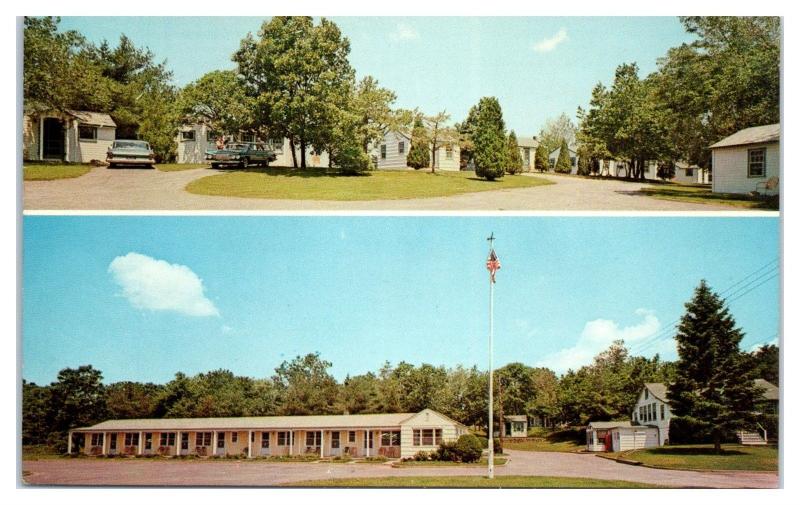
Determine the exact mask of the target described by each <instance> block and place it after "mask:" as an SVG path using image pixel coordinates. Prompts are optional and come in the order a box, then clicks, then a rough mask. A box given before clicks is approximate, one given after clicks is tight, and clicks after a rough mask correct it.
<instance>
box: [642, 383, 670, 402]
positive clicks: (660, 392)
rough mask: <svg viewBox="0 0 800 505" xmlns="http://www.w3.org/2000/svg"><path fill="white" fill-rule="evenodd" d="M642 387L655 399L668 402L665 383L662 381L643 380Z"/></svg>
mask: <svg viewBox="0 0 800 505" xmlns="http://www.w3.org/2000/svg"><path fill="white" fill-rule="evenodd" d="M644 387H645V388H647V390H648V391H650V394H651V395H653V396H655V397H656V398H657V399H659V400H661V401H662V402H664V403H669V400H667V385H666V384H664V383H663V382H645V383H644Z"/></svg>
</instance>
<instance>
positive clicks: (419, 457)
mask: <svg viewBox="0 0 800 505" xmlns="http://www.w3.org/2000/svg"><path fill="white" fill-rule="evenodd" d="M414 461H431V453H429V452H428V451H419V452H418V453H416V454H414Z"/></svg>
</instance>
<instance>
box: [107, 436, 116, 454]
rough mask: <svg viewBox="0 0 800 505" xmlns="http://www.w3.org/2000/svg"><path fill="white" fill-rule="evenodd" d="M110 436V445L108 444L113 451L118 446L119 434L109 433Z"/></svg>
mask: <svg viewBox="0 0 800 505" xmlns="http://www.w3.org/2000/svg"><path fill="white" fill-rule="evenodd" d="M108 438H109V446H108V447H109V449H111V450H112V451H113V450H116V448H117V434H116V433H109V434H108Z"/></svg>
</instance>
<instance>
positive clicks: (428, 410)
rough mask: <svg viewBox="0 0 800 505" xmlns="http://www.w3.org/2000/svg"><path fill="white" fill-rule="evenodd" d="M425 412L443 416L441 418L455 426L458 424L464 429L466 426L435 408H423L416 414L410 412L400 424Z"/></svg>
mask: <svg viewBox="0 0 800 505" xmlns="http://www.w3.org/2000/svg"><path fill="white" fill-rule="evenodd" d="M425 413H430V414H433V415H435V416H439V417H441V418H443V419H446V420H447V421H450V422H451V423H453V424H455V425H456V426H459V427H461V428H464V429H466V428H467V427H466V426H464V425H463V424H461V423H459V422H458V421H456V420H455V419H452V418H450V417H447V416H446V415H444V414H442V413H441V412H437V411H435V410H433V409H423V410H421V411H419V412H418V413H416V414H411V416H410V417H409V418H407V419H404V420H403V421H402V422H401V423H400V424H405V423H407V422H409V421H411V420H412V419H414V418H416V417H419V416H421V415H422V414H425Z"/></svg>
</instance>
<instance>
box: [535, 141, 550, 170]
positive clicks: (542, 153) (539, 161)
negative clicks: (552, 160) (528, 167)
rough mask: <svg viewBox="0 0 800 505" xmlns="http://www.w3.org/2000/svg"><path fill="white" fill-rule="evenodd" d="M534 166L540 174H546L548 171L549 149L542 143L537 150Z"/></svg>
mask: <svg viewBox="0 0 800 505" xmlns="http://www.w3.org/2000/svg"><path fill="white" fill-rule="evenodd" d="M533 164H534V168H535V169H536V170H538V171H539V172H544V171H546V170H547V164H548V161H547V149H546V148H545V147H544V144H542V143H539V147H537V148H536V157H535V158H534V160H533Z"/></svg>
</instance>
